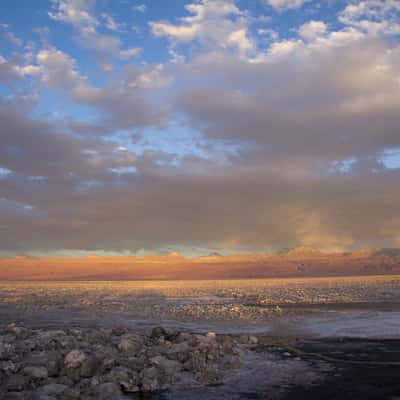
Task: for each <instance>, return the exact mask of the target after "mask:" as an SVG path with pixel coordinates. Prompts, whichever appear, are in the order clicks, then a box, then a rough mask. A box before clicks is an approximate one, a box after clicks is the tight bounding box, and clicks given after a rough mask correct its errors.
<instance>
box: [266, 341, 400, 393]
mask: <svg viewBox="0 0 400 400" xmlns="http://www.w3.org/2000/svg"><path fill="white" fill-rule="evenodd" d="M292 349H294V350H295V351H296V352H297V354H298V355H300V356H301V357H302V358H303V359H306V360H308V361H309V362H310V363H317V364H318V362H320V361H321V360H323V361H326V362H328V363H329V364H330V365H331V366H333V370H332V372H329V373H328V374H327V376H326V379H324V380H323V381H322V382H321V383H319V384H316V385H313V386H308V387H301V386H295V387H291V388H290V389H289V391H288V392H287V394H286V395H285V396H284V397H283V399H284V400H299V399H310V400H314V399H315V400H316V399H324V400H358V399H360V400H378V399H387V400H400V340H376V339H374V340H372V339H332V340H310V341H299V342H298V343H296V344H295V345H294V347H293V348H292ZM271 350H272V351H278V350H276V348H275V350H274V349H273V348H272V349H271V348H270V351H271ZM280 351H281V352H282V350H280Z"/></svg>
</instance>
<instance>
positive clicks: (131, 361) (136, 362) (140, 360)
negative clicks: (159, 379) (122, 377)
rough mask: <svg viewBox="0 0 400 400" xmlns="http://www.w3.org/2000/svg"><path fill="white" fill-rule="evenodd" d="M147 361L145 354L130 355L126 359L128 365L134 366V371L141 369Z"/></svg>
mask: <svg viewBox="0 0 400 400" xmlns="http://www.w3.org/2000/svg"><path fill="white" fill-rule="evenodd" d="M145 363H146V358H145V357H144V356H140V357H129V358H128V360H127V361H126V365H127V366H128V367H130V368H132V369H133V370H134V371H141V370H143V368H144V365H145Z"/></svg>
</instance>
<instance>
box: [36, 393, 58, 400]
mask: <svg viewBox="0 0 400 400" xmlns="http://www.w3.org/2000/svg"><path fill="white" fill-rule="evenodd" d="M32 400H57V398H56V397H54V396H49V395H47V394H43V393H34V394H33V396H32Z"/></svg>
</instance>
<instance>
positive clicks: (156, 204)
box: [0, 0, 400, 252]
mask: <svg viewBox="0 0 400 400" xmlns="http://www.w3.org/2000/svg"><path fill="white" fill-rule="evenodd" d="M53 4H54V9H53V10H52V11H51V14H52V15H51V18H53V19H55V20H57V21H62V22H65V23H68V24H71V26H73V27H74V32H75V33H76V34H77V35H78V37H79V38H80V39H79V40H82V41H83V40H84V41H85V43H83V42H82V45H84V46H87V47H89V48H91V49H93V50H94V51H95V52H96V54H98V55H102V56H99V60H100V61H101V62H103V63H104V66H105V67H107V65H110V64H112V63H113V61H115V60H117V59H120V58H124V59H130V58H131V57H135V56H137V55H138V53H139V49H137V48H134V47H128V48H124V47H123V46H122V44H121V42H120V40H119V38H118V37H115V36H111V35H104V34H102V33H101V30H100V29H101V28H103V29H104V26H102V25H101V24H104V23H107V21H106V18H97V17H96V16H95V15H96V14H95V12H94V6H95V4H94V3H90V2H89V3H88V2H82V1H58V2H54V3H53ZM352 4H353V3H352ZM374 4H375V5H372V3H371V2H369V1H368V2H367V1H364V2H359V3H354V4H353V6H354V7H355V8H345V9H344V10H343V12H341V13H340V18H342V23H343V24H344V25H340V26H341V28H337V29H336V30H332V29H333V28H332V27H333V26H336V24H334V23H329V26H328V25H327V24H325V23H324V22H322V21H314V20H309V21H306V22H305V23H304V24H302V25H301V26H300V27H298V26H296V27H294V29H293V30H292V31H289V33H288V34H287V35H283V34H282V35H281V36H280V37H279V36H278V35H276V34H274V32H272V31H270V28H269V26H268V25H267V26H266V27H263V28H260V29H265V33H266V34H268V35H270V39H269V40H268V41H267V43H266V41H261V40H260V39H259V38H258V39H257V37H255V36H253V35H252V34H250V32H253V31H256V30H257V28H258V27H259V25H256V26H252V25H251V24H252V23H253V22H254V20H253V19H252V17H251V16H250V14H249V12H246V11H245V10H241V9H239V8H238V3H235V2H233V1H228V0H217V1H210V0H209V1H207V0H204V1H197V2H192V3H190V4H187V5H186V8H185V10H186V12H187V15H186V16H184V17H182V18H180V19H179V20H177V21H173V22H170V21H153V22H152V23H151V24H150V27H151V29H152V33H153V36H154V38H153V39H154V40H158V38H159V37H162V38H167V40H168V41H169V47H170V48H169V50H170V51H171V52H175V54H177V53H176V51H177V50H176V49H177V46H178V45H179V46H182V47H183V46H184V45H185V44H186V45H189V46H187V50H188V51H185V50H186V48H185V49H184V50H182V52H183V54H184V55H185V57H180V58H179V61H178V62H167V61H166V62H164V63H154V64H152V63H149V62H147V63H142V64H139V63H138V64H133V63H129V64H128V63H127V64H126V65H125V66H123V67H121V68H120V69H116V70H115V71H114V72H113V73H112V74H105V77H104V81H102V82H100V80H96V81H95V80H93V81H91V80H90V79H89V78H90V75H89V72H90V71H89V72H88V70H87V69H85V70H83V69H82V71H85V73H82V72H81V71H80V63H79V61H80V60H79V59H78V60H76V59H74V57H73V56H72V54H68V53H67V52H65V51H62V50H61V49H58V48H56V47H51V46H49V45H48V44H42V46H41V47H40V48H39V50H38V51H37V54H36V57H35V58H32V59H27V58H25V57H24V54H20V56H19V57H14V56H12V57H10V58H8V59H6V58H5V57H2V58H0V80H1V81H2V82H5V83H6V84H8V85H9V87H10V88H9V89H8V90H9V91H10V92H12V94H10V95H7V96H3V97H2V98H1V100H0V133H1V138H2V140H1V142H0V192H1V200H0V217H1V221H2V229H1V230H0V243H1V247H0V249H1V250H2V251H5V250H7V251H15V252H17V251H20V250H21V251H24V252H29V251H41V250H42V251H56V250H60V249H75V250H76V249H81V250H88V251H90V250H96V249H102V250H110V251H120V250H130V251H137V250H141V249H146V250H151V249H154V250H159V249H163V248H167V247H170V248H193V247H201V248H206V247H210V248H213V249H218V248H222V249H226V248H229V249H232V250H242V249H243V250H244V249H246V250H271V249H279V248H281V247H291V246H298V245H304V246H315V247H320V248H326V249H332V248H334V249H339V248H352V247H359V246H365V247H369V246H386V247H388V246H393V245H398V243H399V240H400V239H399V235H398V232H399V229H400V219H399V218H397V217H396V216H397V215H400V206H399V201H398V199H399V196H400V189H399V185H398V181H399V177H400V176H399V174H400V169H399V168H397V167H394V168H392V169H387V168H386V166H385V162H384V157H385V154H388V152H392V153H393V152H396V151H397V152H398V149H399V148H400V137H399V133H398V127H399V126H400V119H399V118H400V117H399V116H400V113H399V110H400V92H399V76H400V69H399V65H400V46H399V44H398V42H397V41H395V40H393V38H392V37H389V36H388V35H390V33H389V32H393V31H394V30H393V29H386V28H385V29H378V30H377V29H375V30H374V29H372V28H368V29H366V26H367V25H366V23H365V22H363V21H369V23H370V22H374V23H382V24H384V23H387V24H388V23H392V22H393V19H391V17H390V15H391V13H392V12H393V10H395V8H394V7H397V4H396V2H391V3H390V2H379V4H378V3H376V2H375V3H374ZM288 5H289V6H290V7H294V6H295V5H296V6H297V5H298V4H297V3H296V4H295V2H275V7H278V8H279V9H282V7H288ZM381 5H384V6H381ZM100 15H101V14H100ZM385 21H386V22H385ZM382 26H383V25H382ZM386 26H387V27H388V26H389V25H386ZM253 28H254V29H253ZM179 50H181V49H180V48H179ZM31 81H33V84H32V85H31ZM93 82H96V84H94V83H93ZM38 83H40V84H38ZM43 87H45V88H46V91H53V90H55V89H56V90H57V92H56V95H57V96H59V95H60V91H61V94H63V95H65V96H66V97H67V100H68V104H69V102H70V103H71V104H72V107H73V108H74V109H75V108H76V109H78V110H79V112H80V111H81V110H85V113H86V114H85V115H86V116H89V115H90V116H91V117H92V118H91V119H89V118H82V119H77V117H76V116H75V117H74V113H71V115H69V113H68V111H69V110H66V115H67V116H66V117H63V118H61V117H60V118H58V119H53V120H45V119H43V117H38V115H39V111H40V110H41V109H34V107H35V105H36V104H38V101H39V100H40V99H39V98H38V94H37V92H36V91H37V90H40V89H42V88H43ZM44 105H45V103H43V104H42V107H43V106H44ZM80 107H82V108H80ZM87 109H89V110H90V112H87ZM32 111H35V112H34V114H33V115H35V116H36V117H35V118H34V117H32ZM75 115H76V114H75ZM77 115H80V114H77ZM148 128H150V129H148ZM166 128H167V129H166ZM134 135H135V137H137V138H139V139H138V140H133V139H132V138H133V136H134ZM131 139H132V140H131ZM396 149H397V150H396ZM396 154H397V153H396ZM4 171H6V173H4Z"/></svg>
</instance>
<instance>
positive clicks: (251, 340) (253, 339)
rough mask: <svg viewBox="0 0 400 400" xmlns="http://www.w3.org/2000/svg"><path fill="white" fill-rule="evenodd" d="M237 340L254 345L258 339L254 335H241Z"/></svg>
mask: <svg viewBox="0 0 400 400" xmlns="http://www.w3.org/2000/svg"><path fill="white" fill-rule="evenodd" d="M239 342H240V343H242V344H251V345H254V344H257V343H258V339H257V338H256V337H255V336H248V335H243V336H240V338H239Z"/></svg>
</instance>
